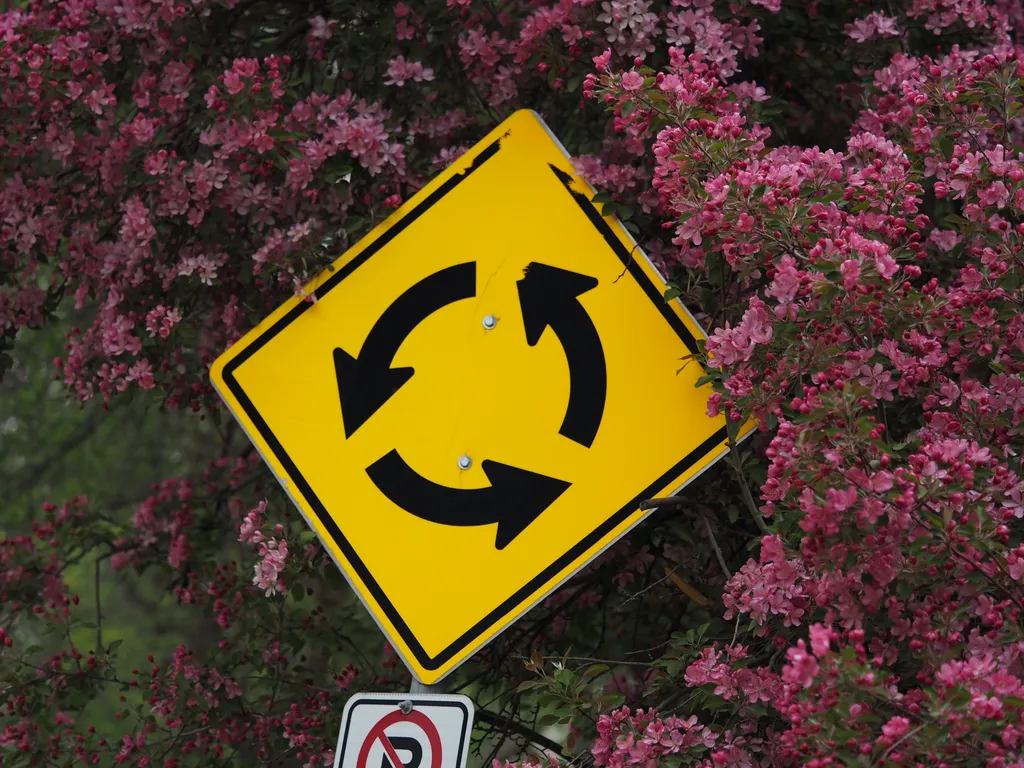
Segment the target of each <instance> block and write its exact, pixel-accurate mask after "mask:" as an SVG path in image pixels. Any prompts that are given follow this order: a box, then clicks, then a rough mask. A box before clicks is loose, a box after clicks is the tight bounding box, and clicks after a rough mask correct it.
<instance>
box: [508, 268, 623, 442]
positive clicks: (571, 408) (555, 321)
mask: <svg viewBox="0 0 1024 768" xmlns="http://www.w3.org/2000/svg"><path fill="white" fill-rule="evenodd" d="M516 287H517V288H518V289H519V306H520V307H521V308H522V311H523V326H524V327H525V328H526V343H527V344H529V345H530V346H531V347H532V346H534V345H536V344H537V342H538V341H540V337H541V335H543V333H544V329H545V328H547V327H549V326H550V328H551V330H552V331H554V332H555V335H556V336H558V340H559V341H560V342H561V343H562V348H563V349H564V350H565V357H566V360H567V361H568V363H569V405H568V407H567V408H566V410H565V418H564V419H563V420H562V426H561V428H560V429H559V430H558V433H559V434H560V435H562V436H564V437H567V438H569V439H570V440H573V441H575V442H577V443H579V444H580V445H585V446H587V447H588V448H589V447H590V446H591V445H592V444H593V443H594V438H595V437H596V436H597V430H598V427H600V426H601V418H602V416H604V401H605V397H606V396H607V393H608V372H607V370H606V368H605V362H604V349H603V348H602V347H601V337H600V336H598V334H597V329H596V328H595V327H594V321H593V320H591V319H590V315H588V314H587V310H586V309H584V308H583V305H582V304H580V302H579V299H578V298H577V297H578V296H579V295H580V294H581V293H586V292H587V291H589V290H591V289H592V288H595V287H597V278H594V277H590V276H589V275H581V274H579V273H578V272H569V271H568V270H565V269H559V268H558V267H552V266H549V265H547V264H539V263H537V262H534V263H532V264H530V265H529V266H528V267H527V268H526V274H525V276H524V277H523V279H522V280H520V281H518V282H517V283H516Z"/></svg>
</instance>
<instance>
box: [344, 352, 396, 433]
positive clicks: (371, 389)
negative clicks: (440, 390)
mask: <svg viewBox="0 0 1024 768" xmlns="http://www.w3.org/2000/svg"><path fill="white" fill-rule="evenodd" d="M334 372H335V375H336V376H337V377H338V394H339V395H340V396H341V417H342V420H343V421H344V422H345V437H346V438H349V437H352V434H353V433H354V432H355V431H356V430H357V429H359V428H360V427H361V426H362V425H363V423H364V422H365V421H366V420H367V419H369V418H370V417H371V416H373V414H374V413H376V412H377V409H378V408H380V407H381V406H382V405H384V403H386V402H387V401H388V399H389V398H390V397H391V396H392V395H393V394H395V392H397V391H398V390H399V389H401V387H402V385H403V384H405V382H407V381H408V380H409V379H410V378H411V377H412V375H413V373H414V369H413V368H378V369H374V368H372V367H371V366H368V365H366V364H365V363H362V362H361V361H360V360H359V359H358V358H354V357H352V355H350V354H349V353H348V352H346V351H345V350H343V349H339V348H335V350H334Z"/></svg>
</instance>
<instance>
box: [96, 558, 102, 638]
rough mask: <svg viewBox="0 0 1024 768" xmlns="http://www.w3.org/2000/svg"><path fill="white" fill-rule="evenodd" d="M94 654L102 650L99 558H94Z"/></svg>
mask: <svg viewBox="0 0 1024 768" xmlns="http://www.w3.org/2000/svg"><path fill="white" fill-rule="evenodd" d="M94 582H95V586H96V655H97V656H98V655H99V654H100V652H102V651H103V609H102V608H101V606H100V559H99V558H97V559H96V572H95V578H94Z"/></svg>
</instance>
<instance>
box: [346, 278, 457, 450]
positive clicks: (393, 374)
mask: <svg viewBox="0 0 1024 768" xmlns="http://www.w3.org/2000/svg"><path fill="white" fill-rule="evenodd" d="M475 295H476V262H474V261H470V262H466V263H465V264H456V265H455V266H454V267H448V268H447V269H442V270H441V271H440V272H435V273H434V274H432V275H431V276H430V277H425V278H424V279H422V280H420V281H419V282H418V283H416V284H415V285H414V286H412V287H411V288H410V289H409V290H407V291H406V292H405V293H403V294H402V295H401V296H399V297H398V298H397V299H395V301H394V302H393V303H392V304H391V306H390V307H388V308H387V309H386V310H384V314H382V315H381V316H380V318H378V320H377V322H376V323H374V325H373V328H372V329H370V333H369V335H368V336H367V337H366V341H365V342H363V348H362V349H361V350H360V352H359V357H352V355H350V354H349V353H348V352H346V351H345V350H343V349H340V348H337V349H335V350H334V372H335V374H336V375H337V377H338V392H339V393H340V395H341V415H342V419H343V420H344V422H345V437H352V434H353V433H354V432H355V431H356V430H357V429H359V427H361V426H362V425H363V424H364V423H365V422H366V420H367V419H369V418H370V417H371V416H373V414H375V413H376V412H377V410H378V409H379V408H380V407H381V406H382V405H384V403H386V402H387V401H388V400H389V399H390V398H391V396H392V395H393V394H395V392H397V391H398V390H399V389H401V387H402V385H403V384H405V382H407V381H408V380H409V379H410V378H412V375H413V373H415V369H414V368H408V367H407V368H392V367H391V361H392V360H394V359H395V354H396V353H397V352H398V348H399V347H400V346H402V342H403V341H405V337H406V336H408V335H409V334H410V333H412V331H413V329H414V328H415V327H416V326H417V325H419V324H420V322H421V321H423V320H425V319H426V318H427V317H428V316H429V315H431V314H432V313H434V312H436V311H437V310H439V309H441V308H442V307H446V306H448V305H449V304H452V303H454V302H456V301H460V300H461V299H471V298H473V297H474V296H475Z"/></svg>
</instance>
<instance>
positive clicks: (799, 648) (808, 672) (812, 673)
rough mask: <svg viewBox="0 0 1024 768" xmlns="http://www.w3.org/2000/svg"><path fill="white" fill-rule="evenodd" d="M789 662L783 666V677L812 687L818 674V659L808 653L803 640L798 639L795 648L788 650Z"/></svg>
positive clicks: (787, 680)
mask: <svg viewBox="0 0 1024 768" xmlns="http://www.w3.org/2000/svg"><path fill="white" fill-rule="evenodd" d="M786 659H787V660H788V663H787V664H785V665H784V666H783V667H782V679H783V680H785V681H786V682H787V683H793V684H794V685H799V686H800V687H802V688H810V687H811V686H812V685H814V678H815V677H816V676H817V674H818V661H817V659H815V658H814V656H812V655H811V654H809V653H807V646H806V645H805V644H804V641H803V640H797V645H796V647H795V648H790V649H789V650H787V651H786Z"/></svg>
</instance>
